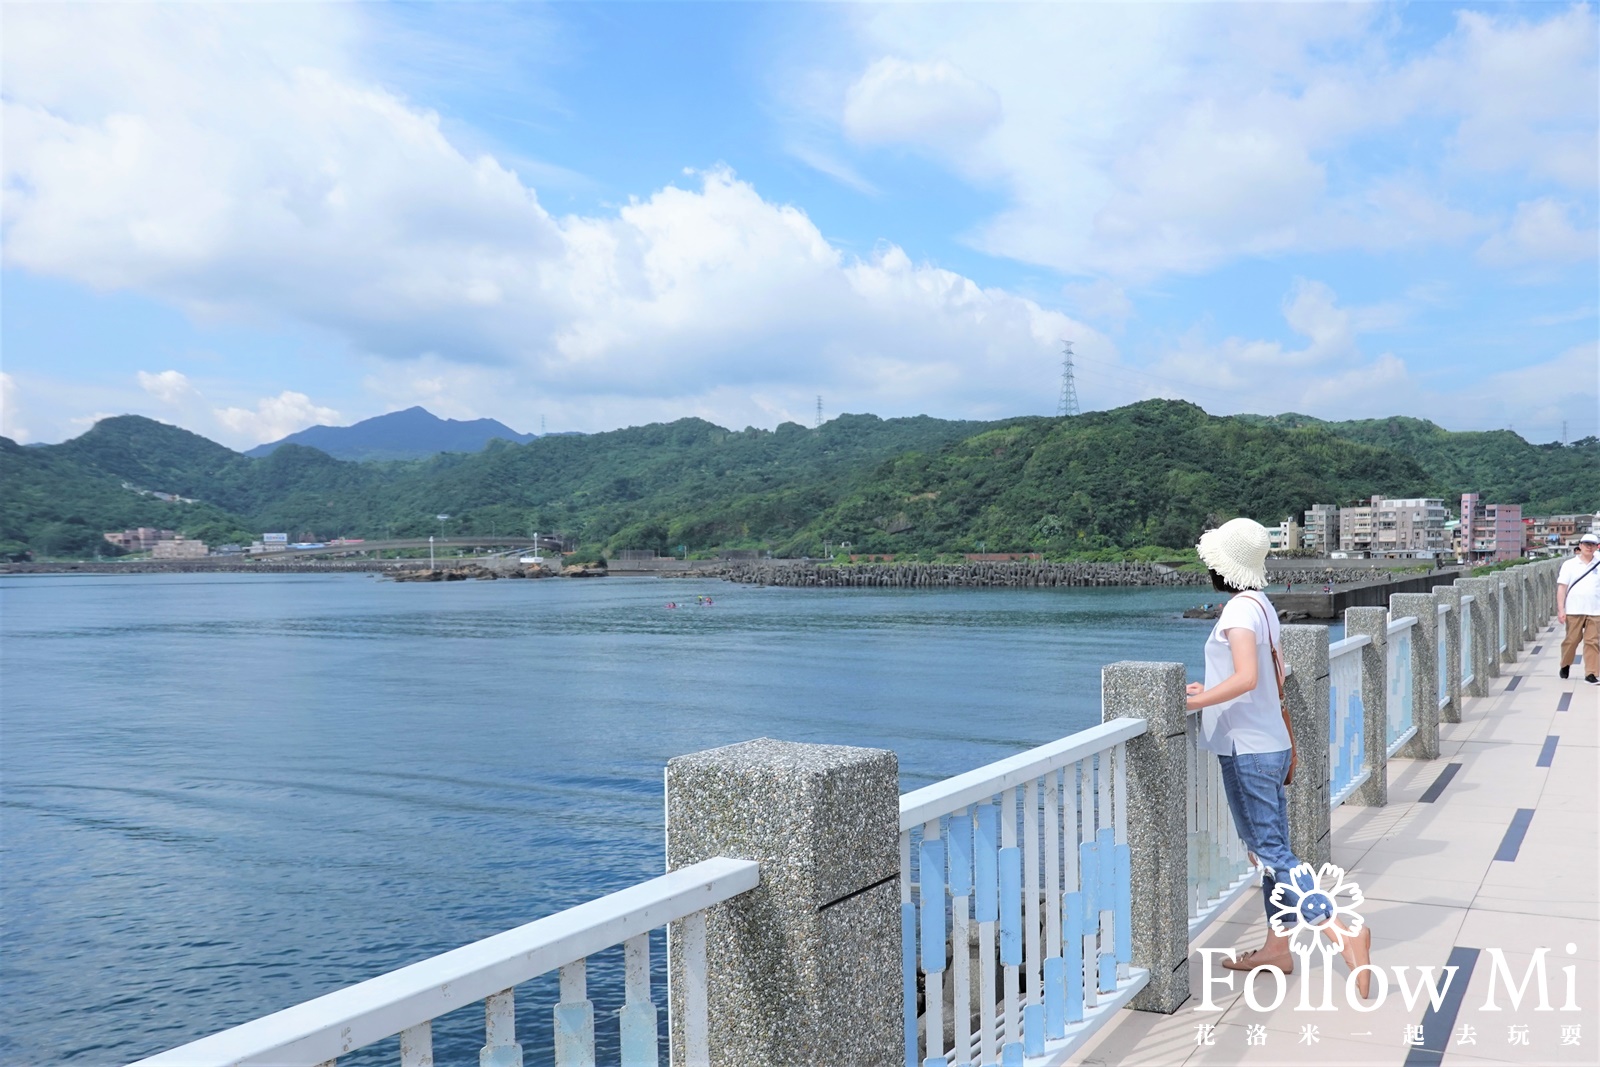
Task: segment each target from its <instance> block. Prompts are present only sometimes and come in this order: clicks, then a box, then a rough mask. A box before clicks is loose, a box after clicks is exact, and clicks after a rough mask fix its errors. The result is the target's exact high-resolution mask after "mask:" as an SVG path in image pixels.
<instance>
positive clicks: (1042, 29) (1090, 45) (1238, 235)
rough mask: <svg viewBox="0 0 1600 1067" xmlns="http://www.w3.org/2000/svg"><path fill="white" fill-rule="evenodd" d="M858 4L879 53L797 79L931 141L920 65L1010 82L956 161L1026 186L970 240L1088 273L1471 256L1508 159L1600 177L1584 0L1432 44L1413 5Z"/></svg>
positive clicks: (1592, 27)
mask: <svg viewBox="0 0 1600 1067" xmlns="http://www.w3.org/2000/svg"><path fill="white" fill-rule="evenodd" d="M1524 10H1526V11H1528V12H1529V14H1528V15H1526V16H1525V15H1524V13H1523V12H1524ZM841 11H842V16H843V18H844V20H845V21H846V23H847V25H848V27H849V32H848V34H847V38H848V39H849V40H850V41H851V44H852V45H853V47H854V49H855V50H856V52H857V54H858V55H859V57H860V58H859V59H858V60H857V61H856V65H855V67H854V70H853V71H852V70H850V69H848V68H845V69H838V68H837V66H836V65H837V63H838V60H837V59H835V58H834V57H833V56H834V53H835V52H836V51H837V49H836V47H835V45H834V36H837V35H834V36H821V35H819V37H818V38H817V40H818V41H819V42H823V43H821V44H820V46H819V47H817V48H816V50H815V51H816V53H817V54H816V56H815V57H814V58H813V60H812V70H811V76H810V77H808V78H800V79H797V81H798V82H799V83H800V84H802V85H804V86H805V87H806V88H805V93H806V95H807V100H808V102H809V106H810V108H811V111H812V113H813V114H814V115H821V114H826V113H829V112H831V114H832V116H833V119H834V122H835V124H836V129H837V130H838V131H839V132H840V134H841V135H842V136H843V137H844V138H845V139H846V140H847V141H856V142H867V143H877V142H881V141H911V142H917V141H919V140H922V139H924V137H925V136H932V135H924V134H922V133H921V132H920V131H923V130H937V129H938V128H939V127H938V120H937V119H936V118H934V117H932V116H933V114H934V112H935V111H936V110H937V109H938V108H937V106H936V104H937V101H938V99H939V97H938V94H937V93H933V92H929V93H928V94H927V96H928V98H929V99H930V101H932V102H930V103H928V104H927V107H928V116H929V117H927V118H926V119H924V118H923V117H922V113H920V112H917V111H916V110H914V106H915V101H917V100H918V97H917V96H916V94H914V93H912V92H910V91H909V87H910V86H912V85H913V84H915V82H914V80H913V79H912V78H911V77H909V75H907V74H906V73H904V72H907V71H913V70H927V69H932V68H933V67H934V66H938V67H940V68H941V69H946V68H947V69H949V70H951V71H957V72H959V73H960V77H961V79H963V81H964V82H965V83H970V84H972V85H975V86H981V87H982V88H983V90H984V92H985V93H993V94H994V98H995V100H994V102H992V103H991V104H990V105H989V106H988V107H987V108H986V109H985V110H984V111H983V112H982V114H983V115H985V116H993V118H992V120H991V121H990V123H989V124H988V125H985V126H984V127H983V133H984V135H983V136H982V137H981V138H978V139H975V140H974V139H970V138H969V140H968V143H967V144H966V146H965V147H964V150H963V151H961V152H958V153H948V154H947V159H948V162H949V166H950V167H951V169H952V170H954V171H955V172H956V173H958V174H959V175H961V176H963V177H965V178H967V179H968V180H970V181H972V182H973V183H974V184H977V185H980V186H982V187H983V188H985V189H994V188H1000V189H1003V190H1004V191H1005V193H1006V197H1007V201H1006V204H1005V206H1004V207H1002V208H1001V209H1000V210H999V211H997V212H996V213H995V214H994V215H993V216H992V217H991V218H989V219H987V220H985V221H984V222H982V223H981V224H980V225H978V226H977V227H975V229H974V230H973V232H972V233H971V234H970V235H969V239H970V241H971V243H972V244H973V245H974V246H975V247H977V248H979V249H980V250H982V251H985V252H989V253H991V254H994V255H999V256H1005V257H1009V258H1014V259H1019V260H1024V261H1027V262H1031V263H1036V264H1040V265H1044V266H1049V267H1054V268H1056V269H1058V270H1061V271H1064V272H1068V273H1073V274H1083V275H1089V276H1095V275H1110V276H1113V277H1114V278H1116V279H1119V280H1131V281H1144V280H1149V279H1152V278H1155V277H1159V276H1161V275H1164V274H1169V273H1200V272H1205V271H1209V270H1211V269H1213V268H1215V267H1217V266H1219V265H1222V264H1225V263H1228V262H1231V261H1233V260H1236V259H1239V258H1243V257H1254V256H1270V255H1276V254H1281V253H1287V252H1321V251H1327V250H1337V249H1350V248H1354V249H1361V250H1368V251H1382V250H1389V249H1397V248H1416V247H1439V246H1444V247H1453V246H1459V245H1460V244H1462V243H1464V242H1466V241H1468V240H1470V239H1472V238H1473V237H1475V236H1480V235H1482V234H1484V233H1486V232H1487V230H1488V229H1489V228H1490V223H1489V222H1488V221H1487V220H1486V219H1485V217H1484V212H1483V210H1482V207H1481V203H1482V201H1483V199H1484V198H1485V196H1486V195H1487V196H1492V195H1494V194H1493V193H1489V192H1488V191H1486V189H1485V187H1484V185H1483V182H1482V172H1483V171H1485V170H1491V171H1501V172H1505V173H1507V174H1509V175H1510V176H1512V177H1513V178H1515V179H1518V180H1521V181H1527V182H1548V181H1555V182H1560V183H1564V184H1566V185H1568V186H1570V187H1572V188H1579V189H1592V188H1593V186H1594V184H1595V181H1596V170H1597V168H1596V165H1595V159H1596V154H1597V153H1596V147H1595V132H1596V127H1597V122H1596V113H1595V112H1596V98H1597V96H1600V71H1597V64H1596V57H1595V47H1594V44H1595V40H1596V36H1597V33H1596V19H1595V12H1594V9H1593V8H1592V7H1589V6H1585V5H1574V6H1572V7H1570V8H1565V9H1556V10H1552V9H1550V8H1534V9H1515V8H1505V9H1501V10H1497V11H1494V12H1491V13H1488V14H1484V13H1477V12H1463V13H1460V14H1459V15H1458V16H1457V19H1456V23H1455V26H1454V28H1453V29H1452V30H1450V31H1449V32H1447V33H1446V34H1444V35H1443V36H1442V37H1441V38H1440V39H1438V40H1437V41H1435V42H1432V43H1429V44H1424V45H1422V46H1421V47H1420V48H1419V47H1418V46H1417V43H1416V39H1415V36H1414V34H1407V35H1405V36H1402V35H1401V34H1400V33H1399V32H1398V27H1399V22H1398V20H1397V19H1396V18H1395V16H1394V14H1393V13H1392V12H1386V11H1385V10H1384V9H1383V8H1379V7H1366V6H1358V5H1308V4H1276V5H1228V4H1223V5H1217V4H1207V5H1199V4H1187V5H1127V4H1123V5H1094V4H1084V5H1048V4H1047V5H983V6H981V7H951V6H945V5H940V6H936V7H928V6H918V5H884V6H874V7H870V8H844V9H841ZM902 89H907V91H905V92H904V93H903V94H901V95H891V90H892V91H893V93H897V94H899V93H901V90H902ZM902 96H903V98H904V99H905V100H907V101H911V103H907V104H905V105H904V108H905V109H907V110H905V111H904V113H903V112H902V110H900V109H899V107H900V105H899V103H898V102H899V101H900V100H901V99H902ZM879 97H883V98H885V101H886V102H885V103H883V104H882V105H878V106H872V107H868V106H866V105H867V103H868V102H871V103H873V104H875V105H876V102H877V100H878V99H879ZM891 103H893V104H894V105H895V106H891ZM946 110H949V109H948V108H946Z"/></svg>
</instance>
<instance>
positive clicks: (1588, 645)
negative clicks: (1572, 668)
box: [1561, 611, 1600, 675]
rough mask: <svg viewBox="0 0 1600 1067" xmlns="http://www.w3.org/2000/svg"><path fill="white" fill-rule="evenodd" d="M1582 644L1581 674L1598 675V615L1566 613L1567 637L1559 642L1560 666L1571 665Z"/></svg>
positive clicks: (1599, 621)
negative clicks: (1580, 643)
mask: <svg viewBox="0 0 1600 1067" xmlns="http://www.w3.org/2000/svg"><path fill="white" fill-rule="evenodd" d="M1580 640H1581V641H1582V642H1583V673H1584V674H1596V675H1600V615H1574V614H1572V612H1570V611H1569V612H1567V636H1566V638H1565V639H1564V640H1563V641H1562V642H1561V665H1562V666H1563V667H1566V666H1568V665H1570V664H1571V663H1572V658H1573V655H1574V654H1575V653H1576V652H1577V651H1578V642H1579V641H1580Z"/></svg>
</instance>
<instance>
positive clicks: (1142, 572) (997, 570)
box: [661, 561, 1396, 589]
mask: <svg viewBox="0 0 1600 1067" xmlns="http://www.w3.org/2000/svg"><path fill="white" fill-rule="evenodd" d="M1395 576H1396V575H1395V572H1393V571H1391V570H1388V569H1386V568H1379V567H1371V568H1363V569H1360V570H1350V569H1338V570H1335V569H1331V568H1312V567H1307V568H1302V569H1295V570H1282V571H1273V572H1272V573H1271V578H1272V581H1273V584H1275V585H1276V584H1282V583H1284V582H1289V583H1291V584H1293V585H1301V586H1310V587H1316V588H1320V587H1321V586H1324V585H1330V586H1342V585H1357V584H1362V583H1367V582H1375V581H1376V582H1383V581H1389V580H1391V578H1393V577H1395ZM661 577H663V578H720V579H722V580H724V581H729V582H739V583H742V584H746V585H772V586H786V587H793V588H821V589H935V588H979V589H986V588H987V589H1023V588H1089V587H1101V586H1105V587H1149V586H1180V587H1183V586H1187V587H1193V588H1206V589H1209V588H1210V586H1211V580H1210V578H1209V577H1208V576H1207V575H1205V574H1203V573H1200V572H1196V571H1183V570H1177V569H1175V568H1172V567H1167V566H1163V565H1161V564H1151V563H1045V562H1041V561H1016V562H1004V563H1002V562H987V561H985V562H968V563H868V564H851V565H838V564H831V563H791V562H779V561H756V562H734V563H728V564H726V565H724V566H721V567H715V568H708V569H704V570H696V571H689V572H671V573H663V574H662V575H661Z"/></svg>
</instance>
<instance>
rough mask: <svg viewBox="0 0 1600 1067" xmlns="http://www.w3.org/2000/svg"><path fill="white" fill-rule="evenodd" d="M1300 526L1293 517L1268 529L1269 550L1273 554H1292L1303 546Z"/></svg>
mask: <svg viewBox="0 0 1600 1067" xmlns="http://www.w3.org/2000/svg"><path fill="white" fill-rule="evenodd" d="M1303 543H1304V542H1303V540H1302V537H1301V531H1300V524H1299V523H1298V522H1296V521H1295V520H1294V516H1293V515H1291V516H1289V517H1288V518H1287V519H1284V520H1283V521H1282V522H1280V523H1278V525H1276V526H1268V527H1267V549H1268V550H1269V551H1272V552H1290V551H1293V550H1295V549H1297V548H1299V547H1300V546H1301V545H1302V544H1303Z"/></svg>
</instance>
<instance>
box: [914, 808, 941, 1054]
mask: <svg viewBox="0 0 1600 1067" xmlns="http://www.w3.org/2000/svg"><path fill="white" fill-rule="evenodd" d="M938 840H939V820H938V819H930V820H929V821H928V822H926V823H923V825H922V841H923V844H924V845H926V844H927V843H928V842H930V841H932V842H936V841H938ZM944 875H945V872H944V871H931V872H930V871H925V870H923V869H922V868H921V867H920V866H919V867H918V868H917V881H918V883H919V884H920V885H921V886H922V894H921V896H922V903H921V907H922V913H923V915H922V917H923V919H924V920H927V919H928V917H929V916H930V915H937V916H938V918H937V920H936V921H937V923H938V926H939V938H938V943H937V944H929V943H928V941H929V939H928V938H927V937H926V931H927V930H928V927H927V926H924V927H923V928H922V929H923V931H924V938H923V945H922V955H923V968H922V971H923V979H922V980H923V983H924V986H923V987H924V988H925V989H926V990H927V995H926V996H925V997H924V998H923V999H924V1001H925V1002H926V1008H925V1010H924V1014H923V1019H924V1021H925V1022H926V1023H927V1029H926V1031H925V1034H926V1036H925V1038H924V1039H923V1043H924V1045H926V1046H927V1052H928V1055H927V1059H930V1060H936V1059H942V1058H943V1057H944V968H942V967H934V966H931V962H930V961H931V960H932V959H933V958H934V957H938V958H939V959H940V960H942V959H943V957H944V891H943V886H944ZM930 889H934V890H937V892H932V893H930V892H929V890H930ZM930 908H931V909H933V911H932V912H930V911H929V909H930Z"/></svg>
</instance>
